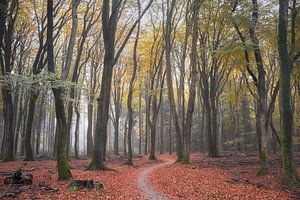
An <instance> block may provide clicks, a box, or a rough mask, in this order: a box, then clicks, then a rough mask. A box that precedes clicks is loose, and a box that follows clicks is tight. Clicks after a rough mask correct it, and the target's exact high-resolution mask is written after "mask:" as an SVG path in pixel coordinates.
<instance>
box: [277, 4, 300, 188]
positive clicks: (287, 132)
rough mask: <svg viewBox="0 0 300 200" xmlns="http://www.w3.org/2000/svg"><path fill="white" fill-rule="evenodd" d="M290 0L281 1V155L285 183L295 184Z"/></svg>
mask: <svg viewBox="0 0 300 200" xmlns="http://www.w3.org/2000/svg"><path fill="white" fill-rule="evenodd" d="M288 6H289V1H288V0H280V1H279V24H278V51H279V58H280V59H279V60H280V112H281V113H280V114H281V118H280V119H281V155H282V161H283V169H284V182H285V183H286V184H295V183H297V182H299V181H300V179H299V175H298V173H297V170H296V167H295V162H294V160H293V143H292V137H293V136H292V133H293V112H292V107H291V66H292V61H291V60H290V56H289V53H288V48H287V37H288V34H287V28H288Z"/></svg>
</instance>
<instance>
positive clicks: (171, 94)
mask: <svg viewBox="0 0 300 200" xmlns="http://www.w3.org/2000/svg"><path fill="white" fill-rule="evenodd" d="M175 4H176V0H172V1H171V5H170V8H169V9H168V11H167V12H168V14H167V21H166V27H165V29H166V30H165V43H166V46H165V48H166V50H165V51H166V74H167V88H168V98H169V103H170V110H171V115H172V122H173V123H174V127H175V131H176V151H177V161H178V162H181V160H182V158H183V149H182V130H181V128H180V125H179V119H178V114H177V111H176V104H175V98H174V91H173V81H172V63H171V49H172V41H171V38H172V19H173V14H174V8H175Z"/></svg>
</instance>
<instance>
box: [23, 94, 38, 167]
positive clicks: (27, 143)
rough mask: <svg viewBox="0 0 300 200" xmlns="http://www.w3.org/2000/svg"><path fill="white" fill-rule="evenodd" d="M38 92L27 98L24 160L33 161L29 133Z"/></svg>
mask: <svg viewBox="0 0 300 200" xmlns="http://www.w3.org/2000/svg"><path fill="white" fill-rule="evenodd" d="M37 98H38V94H34V93H32V94H30V99H29V110H28V117H27V126H26V132H25V161H33V160H34V158H33V151H32V145H31V142H30V141H31V137H32V135H31V133H32V124H33V121H34V113H35V103H36V101H37Z"/></svg>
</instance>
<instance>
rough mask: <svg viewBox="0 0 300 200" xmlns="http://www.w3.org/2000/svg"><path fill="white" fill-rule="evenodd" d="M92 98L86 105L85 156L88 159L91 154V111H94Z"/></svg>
mask: <svg viewBox="0 0 300 200" xmlns="http://www.w3.org/2000/svg"><path fill="white" fill-rule="evenodd" d="M93 103H94V98H93V97H91V99H90V101H89V104H88V128H87V139H86V141H87V145H86V146H87V155H88V156H89V157H91V156H92V154H93V111H94V105H93Z"/></svg>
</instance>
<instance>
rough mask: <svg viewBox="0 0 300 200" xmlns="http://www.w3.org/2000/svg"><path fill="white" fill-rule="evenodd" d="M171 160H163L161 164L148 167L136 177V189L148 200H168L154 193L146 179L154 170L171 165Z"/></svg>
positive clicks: (162, 195)
mask: <svg viewBox="0 0 300 200" xmlns="http://www.w3.org/2000/svg"><path fill="white" fill-rule="evenodd" d="M173 162H174V161H173V160H164V162H163V163H161V164H157V165H154V166H150V167H148V168H146V169H144V170H143V171H142V172H141V173H140V174H139V176H138V179H137V184H138V187H139V188H140V189H141V190H142V191H143V192H144V193H145V196H146V197H147V199H149V200H168V198H167V197H166V196H165V195H164V194H162V193H160V192H158V191H156V189H155V188H154V187H153V186H152V185H151V184H150V183H149V181H148V177H149V175H150V174H151V173H152V172H153V171H154V170H156V169H158V168H161V167H164V166H167V165H170V164H172V163H173Z"/></svg>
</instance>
